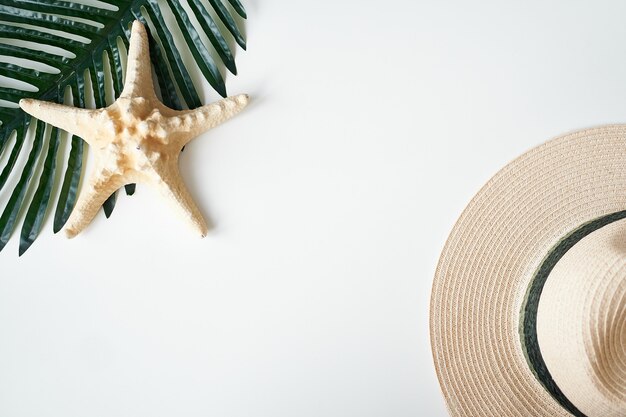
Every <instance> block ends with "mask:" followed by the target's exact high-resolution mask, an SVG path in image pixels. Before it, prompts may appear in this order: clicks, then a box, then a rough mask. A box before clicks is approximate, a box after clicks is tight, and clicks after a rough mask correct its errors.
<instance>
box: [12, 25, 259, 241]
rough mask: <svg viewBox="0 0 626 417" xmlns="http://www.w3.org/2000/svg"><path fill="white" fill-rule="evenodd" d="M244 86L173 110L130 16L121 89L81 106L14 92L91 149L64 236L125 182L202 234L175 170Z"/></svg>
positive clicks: (230, 110)
mask: <svg viewBox="0 0 626 417" xmlns="http://www.w3.org/2000/svg"><path fill="white" fill-rule="evenodd" d="M247 103H248V96H247V95H245V94H242V95H238V96H234V97H228V98H225V99H223V100H221V101H218V102H216V103H213V104H209V105H206V106H203V107H199V108H197V109H195V110H183V111H177V110H172V109H170V108H168V107H167V106H165V105H164V104H163V103H161V102H160V101H159V100H158V99H157V97H156V93H155V91H154V85H153V83H152V74H151V67H150V57H149V50H148V37H147V34H146V30H145V28H144V26H143V25H142V24H141V23H140V22H138V21H135V22H134V23H133V27H132V36H131V39H130V47H129V50H128V64H127V70H126V81H125V84H124V89H123V91H122V93H121V95H120V97H119V98H118V99H117V100H116V101H115V102H114V103H113V104H111V105H110V106H109V107H106V108H104V109H96V110H90V109H80V108H75V107H70V106H65V105H60V104H55V103H50V102H44V101H39V100H32V99H22V100H20V107H21V108H22V109H23V110H24V111H26V112H27V113H29V114H31V115H33V116H35V117H36V118H38V119H40V120H43V121H44V122H46V123H50V124H51V125H54V126H57V127H59V128H61V129H64V130H66V131H68V132H69V133H71V134H74V135H76V136H80V137H81V138H83V139H84V140H85V141H86V142H87V143H88V144H89V145H90V147H91V149H92V150H93V151H95V152H94V153H95V164H94V168H93V170H92V172H91V175H90V179H89V181H88V183H87V185H86V186H85V187H83V190H82V192H81V194H80V195H79V198H78V201H77V203H76V207H75V208H74V210H73V211H72V214H71V216H70V218H69V219H68V222H67V225H66V227H65V232H66V234H67V236H68V237H69V238H72V237H74V236H76V235H77V234H78V233H80V232H81V231H82V230H83V229H84V228H85V227H87V226H88V225H89V223H91V221H92V220H93V218H94V217H95V215H96V214H97V212H98V210H99V209H100V207H101V206H102V204H103V203H104V202H105V200H106V199H107V198H108V197H109V196H110V195H111V194H112V193H113V192H114V191H115V190H117V189H118V188H120V187H122V186H124V185H125V184H131V183H143V184H147V185H149V186H152V187H154V188H156V189H158V190H159V191H160V193H161V194H162V195H163V196H164V197H165V198H166V199H167V200H169V201H170V202H172V203H173V204H174V206H175V207H176V208H177V209H178V212H179V213H180V214H181V215H182V216H183V218H184V219H185V220H186V221H187V222H188V223H189V224H190V225H191V226H192V227H193V228H194V229H195V230H196V231H197V232H198V233H199V234H200V235H201V236H202V237H204V236H205V235H206V234H207V231H208V227H207V223H206V221H205V220H204V218H203V217H202V214H201V213H200V210H199V209H198V207H197V206H196V204H195V203H194V202H193V199H192V198H191V196H190V194H189V192H188V191H187V189H186V187H185V185H184V183H183V181H182V179H181V177H180V173H179V171H178V155H179V154H180V151H181V149H182V147H183V146H185V144H187V143H188V142H189V141H190V140H192V139H193V138H195V137H196V136H198V135H200V134H201V133H203V132H206V131H207V130H209V129H211V128H213V127H214V126H216V125H218V124H220V123H222V122H224V121H226V120H228V119H230V118H231V117H233V116H234V115H235V114H237V113H239V112H240V111H241V110H242V109H243V108H244V107H245V106H246V104H247Z"/></svg>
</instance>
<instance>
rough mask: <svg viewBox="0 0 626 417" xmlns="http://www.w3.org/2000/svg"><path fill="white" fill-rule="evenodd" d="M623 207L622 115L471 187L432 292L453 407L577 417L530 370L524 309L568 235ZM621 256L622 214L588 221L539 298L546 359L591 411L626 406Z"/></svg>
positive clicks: (467, 411) (618, 410)
mask: <svg viewBox="0 0 626 417" xmlns="http://www.w3.org/2000/svg"><path fill="white" fill-rule="evenodd" d="M622 210H626V125H616V126H604V127H600V128H596V129H590V130H585V131H581V132H576V133H572V134H569V135H566V136H563V137H560V138H557V139H554V140H551V141H549V142H547V143H545V144H544V145H541V146H539V147H537V148H535V149H533V150H531V151H529V152H527V153H526V154H524V155H522V156H521V157H519V158H518V159H516V160H515V161H513V162H512V163H510V164H509V165H507V166H506V167H505V168H504V169H503V170H501V171H500V172H499V173H498V174H496V175H495V176H494V177H493V178H492V179H491V180H490V181H489V182H488V183H487V184H486V185H485V186H484V187H483V188H482V189H481V190H480V192H479V193H478V194H477V195H476V196H475V197H474V199H473V200H472V201H471V202H470V204H469V205H468V207H467V208H466V209H465V211H464V212H463V214H462V215H461V217H460V219H459V220H458V222H457V224H456V225H455V227H454V229H453V230H452V233H451V234H450V237H449V239H448V241H447V243H446V245H445V248H444V250H443V253H442V255H441V258H440V261H439V265H438V267H437V271H436V274H435V280H434V284H433V292H432V298H431V313H430V314H431V316H430V321H431V343H432V348H433V356H434V361H435V367H436V370H437V375H438V377H439V381H440V384H441V387H442V390H443V393H444V396H445V398H446V402H447V406H448V409H449V411H450V414H451V415H452V416H471V417H478V416H524V417H529V416H571V414H570V412H568V411H567V410H565V409H564V408H563V407H562V406H561V405H560V404H559V403H558V402H557V401H556V400H555V399H554V398H553V397H552V396H551V394H550V393H548V391H547V390H546V389H545V388H544V387H543V385H541V383H540V382H539V380H538V379H537V377H536V376H535V375H534V373H533V372H532V371H531V368H530V366H529V363H528V361H527V359H526V357H525V353H524V352H525V351H524V349H523V346H522V339H521V337H520V322H521V310H522V306H523V303H524V302H525V297H526V294H527V292H528V289H529V286H530V283H531V281H532V280H533V278H534V277H535V274H536V273H537V271H538V268H539V267H540V266H541V265H542V262H543V261H544V260H545V259H546V257H547V255H548V254H549V253H550V252H551V250H552V249H553V248H555V246H556V245H557V244H559V242H561V241H562V239H563V238H564V237H566V236H568V235H570V234H571V233H572V232H573V231H575V230H576V229H578V228H580V227H581V225H583V224H585V223H588V222H590V221H593V220H595V219H598V218H600V217H602V216H605V215H608V214H611V213H615V212H619V211H622ZM616 241H619V242H618V243H615V242H616ZM615 245H617V246H615ZM624 255H626V222H624V221H616V222H614V223H611V224H610V225H608V226H604V227H602V228H600V229H598V230H596V231H594V232H592V233H591V234H590V235H588V236H587V237H585V238H583V239H582V240H581V241H580V242H578V243H577V244H576V245H574V247H573V248H572V250H571V251H569V252H567V253H566V254H565V255H563V258H562V259H561V260H560V261H559V262H558V263H557V265H556V266H555V268H554V269H553V270H552V272H551V273H550V275H549V277H548V279H547V281H546V286H545V287H544V293H543V294H542V295H541V300H540V304H539V310H538V319H537V320H538V322H537V335H538V338H539V347H540V349H541V352H542V354H543V355H544V356H545V358H544V359H545V361H546V365H547V367H548V369H549V370H550V373H551V374H552V376H553V377H554V380H555V381H556V383H557V384H558V385H559V388H561V389H562V391H563V392H564V394H565V395H566V396H567V398H568V399H569V400H570V401H571V402H572V403H573V404H574V405H575V406H576V407H577V408H578V409H579V410H580V411H582V412H583V413H584V414H585V415H587V416H589V417H599V416H601V417H608V416H619V415H621V416H625V415H626V408H625V401H626V311H625V309H626V307H625V303H624V298H625V297H626V295H625V294H626V289H625V285H626V284H625V278H624V277H625V276H626V261H625V260H624V259H623V258H626V256H624ZM594 280H595V281H594ZM544 296H545V297H544Z"/></svg>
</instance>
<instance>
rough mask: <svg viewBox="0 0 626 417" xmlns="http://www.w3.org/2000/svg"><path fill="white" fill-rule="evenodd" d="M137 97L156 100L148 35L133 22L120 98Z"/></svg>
mask: <svg viewBox="0 0 626 417" xmlns="http://www.w3.org/2000/svg"><path fill="white" fill-rule="evenodd" d="M137 96H139V97H144V98H148V99H156V93H155V92H154V85H153V84H152V66H151V64H150V50H149V44H148V33H147V32H146V28H145V27H144V25H143V24H142V23H141V22H139V21H138V20H135V21H134V22H133V28H132V33H131V37H130V44H129V47H128V59H127V65H126V79H125V80H124V89H123V90H122V94H121V95H120V97H137Z"/></svg>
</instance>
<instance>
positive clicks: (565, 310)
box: [537, 220, 626, 417]
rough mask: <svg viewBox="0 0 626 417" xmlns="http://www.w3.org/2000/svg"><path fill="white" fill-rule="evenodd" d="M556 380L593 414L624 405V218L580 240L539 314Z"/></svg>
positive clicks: (613, 412) (611, 412)
mask: <svg viewBox="0 0 626 417" xmlns="http://www.w3.org/2000/svg"><path fill="white" fill-rule="evenodd" d="M537 337H538V342H539V348H540V350H541V354H542V356H543V358H544V361H545V363H546V366H547V367H548V370H549V371H550V374H551V375H552V377H553V379H554V381H555V382H556V384H557V385H558V386H559V388H560V389H561V390H562V391H563V392H564V393H565V395H566V397H567V398H569V399H570V400H571V401H572V402H574V404H575V405H576V407H577V408H578V409H579V410H580V411H582V412H583V413H584V414H585V415H587V416H589V417H594V416H602V417H608V416H623V415H624V412H625V410H626V220H620V221H617V222H614V223H612V224H609V225H606V226H604V227H602V228H600V229H598V230H596V231H594V232H593V233H591V234H590V235H588V236H586V237H585V238H583V239H582V240H581V241H580V242H578V243H577V244H576V245H574V246H573V247H572V248H571V249H570V250H569V251H568V252H567V253H565V254H564V255H563V257H562V258H561V259H560V260H559V262H558V263H557V264H556V265H555V266H554V269H553V270H552V272H551V273H550V275H549V277H548V279H547V281H546V284H545V286H544V288H543V291H542V294H541V299H540V301H539V309H538V313H537Z"/></svg>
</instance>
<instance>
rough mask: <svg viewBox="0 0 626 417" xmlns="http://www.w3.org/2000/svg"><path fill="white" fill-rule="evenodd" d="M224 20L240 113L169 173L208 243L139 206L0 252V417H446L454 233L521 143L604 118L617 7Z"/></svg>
mask: <svg viewBox="0 0 626 417" xmlns="http://www.w3.org/2000/svg"><path fill="white" fill-rule="evenodd" d="M245 3H246V6H247V8H248V12H249V21H248V23H247V28H246V31H247V34H248V41H249V48H248V51H247V52H245V53H242V52H239V53H238V67H239V70H240V75H239V76H238V77H236V78H235V77H230V78H229V79H228V87H229V91H230V92H231V93H233V94H234V93H242V92H248V93H250V94H251V95H252V98H253V100H254V102H253V103H252V104H251V105H250V107H249V108H248V109H247V110H246V111H245V112H244V113H243V114H241V115H240V116H238V117H237V118H236V119H233V120H232V121H230V122H228V123H227V124H225V125H224V126H222V127H220V128H219V129H215V130H214V131H212V132H210V133H209V134H207V135H205V136H204V137H202V138H199V139H198V140H196V141H195V142H193V143H192V144H191V145H190V146H188V148H187V150H186V151H185V152H184V153H183V155H182V157H181V165H182V167H183V175H184V177H185V179H186V181H187V184H188V185H189V187H190V189H191V191H192V194H193V195H194V196H195V198H196V201H197V202H198V204H199V205H200V207H201V208H202V210H203V212H204V213H205V214H206V215H207V216H209V217H210V218H211V219H212V221H213V222H214V223H215V225H216V227H215V229H214V230H213V231H212V232H211V233H210V234H209V236H208V237H207V238H206V239H204V240H198V239H196V238H195V236H194V234H193V233H191V232H190V231H189V230H188V229H186V228H185V225H184V224H182V223H180V222H179V220H178V219H177V218H176V217H175V216H174V215H173V213H172V212H171V211H170V209H169V207H167V206H166V205H164V204H162V202H161V201H160V200H159V199H158V196H157V195H155V194H153V193H152V192H150V191H149V190H147V189H146V188H145V187H138V191H137V194H136V195H135V196H134V197H132V198H129V197H126V196H120V198H119V199H118V205H117V207H116V209H115V212H114V214H113V216H112V218H111V219H109V220H106V219H105V218H104V216H103V215H100V216H99V217H98V218H97V219H96V221H95V222H94V223H93V224H92V225H91V226H90V227H89V229H88V230H87V231H86V232H85V233H84V234H82V235H80V236H79V237H78V238H76V239H75V240H72V241H66V240H65V239H64V238H63V237H62V235H52V232H51V227H52V225H51V223H52V222H51V219H48V221H47V223H46V225H45V230H44V232H43V235H42V237H41V238H39V239H38V240H37V242H35V244H34V245H33V247H32V248H31V249H30V250H29V252H28V253H27V254H26V256H24V257H23V258H20V259H18V258H17V245H18V240H19V239H18V236H17V235H16V236H14V238H13V239H12V241H11V242H10V243H9V245H8V246H7V247H6V248H5V250H4V251H3V252H2V253H0V262H1V265H2V272H1V277H0V335H1V336H0V416H3V417H4V416H6V417H22V416H43V415H45V416H65V417H73V416H85V415H89V416H93V417H98V416H102V417H105V416H128V417H131V416H155V417H161V416H162V417H165V416H173V415H178V416H208V415H215V416H230V417H239V416H268V417H269V416H272V417H278V416H285V417H287V416H299V417H307V416H311V417H313V416H315V417H318V416H326V417H352V416H354V417H365V416H372V417H378V416H393V417H404V416H444V415H446V413H445V407H444V403H443V399H442V397H441V395H440V392H439V388H438V385H437V382H436V377H435V375H434V370H433V367H432V365H431V356H430V346H429V337H428V299H429V292H430V286H431V280H432V275H433V271H434V268H435V265H436V262H437V258H438V254H439V252H440V250H441V248H442V246H443V243H444V241H445V238H446V236H447V234H448V233H449V231H450V229H451V227H452V225H453V223H454V221H455V219H456V218H457V216H458V215H459V214H460V212H461V210H462V209H463V207H464V206H465V205H466V204H467V202H468V200H469V199H470V198H471V196H472V195H473V194H474V193H475V192H476V191H477V190H478V188H479V187H480V186H481V185H482V184H483V183H484V182H485V181H486V180H487V179H488V178H489V177H490V176H491V175H492V174H494V173H495V171H496V170H498V169H499V168H500V167H502V166H503V165H504V164H505V163H507V162H508V161H509V160H510V159H512V158H514V157H515V156H517V155H518V154H520V153H521V152H523V151H524V150H526V149H528V148H529V147H531V146H534V145H536V144H539V143H541V142H543V141H544V140H547V139H549V138H550V137H553V136H556V135H558V134H561V133H564V132H567V131H570V130H575V129H579V128H584V127H589V126H594V125H598V124H602V123H615V122H624V121H626V25H624V19H623V16H624V15H625V14H626V5H624V4H623V2H619V1H613V2H582V1H567V2H566V1H559V2H556V1H555V2H540V1H536V2H524V3H523V4H522V3H519V2H502V1H497V2H496V1H493V2H479V3H478V2H471V4H470V3H468V2H462V1H455V2H453V1H448V2H434V1H433V2H415V1H409V0H395V1H391V2H379V1H360V2H358V1H343V2H324V3H323V4H320V3H319V2H305V1H293V0H292V1H279V0H263V1H262V0H246V1H245ZM198 79H199V78H198ZM206 91H207V92H208V89H207V90H206ZM213 98H215V96H214V95H211V94H208V95H207V99H213ZM154 225H158V227H157V228H155V227H154Z"/></svg>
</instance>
